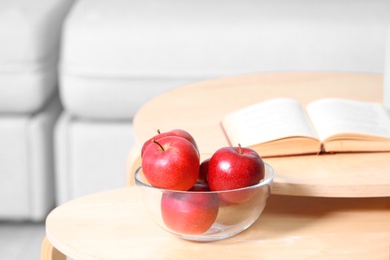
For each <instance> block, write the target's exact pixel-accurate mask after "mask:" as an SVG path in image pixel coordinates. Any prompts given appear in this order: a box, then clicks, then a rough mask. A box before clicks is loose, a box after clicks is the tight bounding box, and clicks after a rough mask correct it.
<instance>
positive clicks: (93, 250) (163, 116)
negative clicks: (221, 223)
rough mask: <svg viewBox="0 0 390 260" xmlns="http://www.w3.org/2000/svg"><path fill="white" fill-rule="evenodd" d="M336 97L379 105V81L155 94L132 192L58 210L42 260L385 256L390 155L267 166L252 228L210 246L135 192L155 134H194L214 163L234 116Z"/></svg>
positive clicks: (141, 134)
mask: <svg viewBox="0 0 390 260" xmlns="http://www.w3.org/2000/svg"><path fill="white" fill-rule="evenodd" d="M330 96H332V97H344V98H351V99H357V100H367V101H375V102H381V100H382V76H380V75H371V74H348V73H267V74H255V75H244V76H239V77H230V78H222V79H216V80H210V81H204V82H200V83H196V84H193V85H188V86H184V87H179V88H177V89H174V90H172V91H169V92H167V93H165V94H163V95H160V96H158V97H156V98H155V99H153V100H151V101H150V102H148V103H147V104H146V105H145V106H144V107H142V108H141V109H140V111H139V113H137V116H136V118H135V119H134V128H135V133H136V138H137V146H136V147H135V148H134V149H133V150H132V151H131V153H130V156H129V159H128V169H127V178H128V179H127V183H128V184H130V187H127V188H123V189H117V190H112V191H107V192H102V193H97V194H93V195H89V196H85V197H82V198H79V199H75V200H73V201H70V202H67V203H65V204H63V205H61V206H59V207H57V208H56V209H54V210H53V211H52V212H51V213H50V214H49V216H48V217H47V219H46V234H47V239H46V240H45V241H44V243H43V247H42V248H43V254H42V255H43V259H51V258H50V257H52V256H53V257H59V258H61V257H63V256H64V255H67V256H69V257H71V258H73V259H172V258H175V259H215V258H216V257H220V258H227V259H307V258H321V259H388V258H389V256H390V198H389V196H390V153H372V154H335V155H324V156H322V155H321V156H293V157H283V158H269V159H265V160H266V161H267V162H268V163H269V164H271V165H272V166H273V167H274V169H275V181H274V186H273V189H272V195H271V197H270V199H269V201H268V204H267V206H266V208H265V210H264V212H263V214H262V215H261V216H260V218H259V219H258V220H257V221H256V222H255V223H254V225H253V226H251V227H250V228H249V229H248V230H246V231H244V232H242V233H240V234H238V235H236V236H234V237H232V238H229V239H226V240H221V241H217V242H211V243H196V242H190V241H185V240H183V239H180V238H177V237H175V236H173V235H171V234H169V233H167V232H165V231H163V230H162V229H160V228H159V227H158V226H157V225H156V224H154V223H153V222H152V220H151V219H150V218H149V216H148V214H147V213H146V211H145V210H144V208H143V205H142V202H141V200H140V198H139V197H138V194H137V190H136V187H134V186H131V184H132V183H133V173H134V171H135V169H136V168H137V167H138V166H139V165H140V158H139V150H140V147H141V145H142V144H143V142H144V141H145V140H146V139H148V138H150V137H151V136H152V135H154V134H155V132H156V129H161V130H162V131H167V130H171V129H173V128H182V129H185V130H187V131H188V132H190V133H191V134H192V135H193V136H194V137H195V139H196V140H197V143H198V146H199V149H200V151H201V153H202V154H203V156H207V155H211V154H212V153H213V152H214V151H215V150H216V149H218V148H219V147H221V146H225V145H226V146H227V145H228V141H227V139H226V138H225V136H224V135H223V133H222V129H221V127H220V125H219V124H220V120H221V118H222V117H223V116H224V115H225V114H226V113H228V112H230V111H234V110H235V109H238V108H240V107H242V106H246V105H249V104H251V103H255V102H259V101H261V100H265V99H269V98H273V97H293V98H296V99H298V100H299V101H301V102H302V103H303V104H306V103H308V102H310V101H312V100H314V99H318V98H321V97H330ZM289 195H290V196H289ZM53 246H54V247H53ZM59 255H60V256H59ZM61 259H62V258H61Z"/></svg>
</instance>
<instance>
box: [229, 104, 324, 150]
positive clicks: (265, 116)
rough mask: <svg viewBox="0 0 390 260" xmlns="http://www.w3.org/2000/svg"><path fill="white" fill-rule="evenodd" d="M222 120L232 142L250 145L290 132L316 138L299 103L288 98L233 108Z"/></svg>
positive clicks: (292, 134) (279, 137) (291, 134)
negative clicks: (238, 108)
mask: <svg viewBox="0 0 390 260" xmlns="http://www.w3.org/2000/svg"><path fill="white" fill-rule="evenodd" d="M222 124H223V127H224V129H225V132H226V134H227V135H228V138H229V140H230V142H231V144H232V145H237V144H238V143H240V144H241V145H242V146H250V145H254V144H258V143H264V142H269V141H273V140H277V139H281V138H286V137H292V136H303V137H311V138H317V135H316V134H315V131H314V130H313V128H312V126H311V124H310V120H309V119H308V117H307V114H306V112H305V110H304V109H303V107H302V106H301V104H300V103H299V102H298V101H296V100H293V99H288V98H278V99H271V100H267V101H263V102H260V103H257V104H254V105H251V106H249V107H246V108H243V109H240V110H237V111H235V112H233V113H231V114H228V115H227V116H226V117H225V118H224V120H223V122H222Z"/></svg>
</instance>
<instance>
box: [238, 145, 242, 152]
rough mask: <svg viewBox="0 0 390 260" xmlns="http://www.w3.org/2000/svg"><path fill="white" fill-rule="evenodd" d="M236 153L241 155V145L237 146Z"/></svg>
mask: <svg viewBox="0 0 390 260" xmlns="http://www.w3.org/2000/svg"><path fill="white" fill-rule="evenodd" d="M238 153H239V154H242V150H241V144H240V143H239V144H238Z"/></svg>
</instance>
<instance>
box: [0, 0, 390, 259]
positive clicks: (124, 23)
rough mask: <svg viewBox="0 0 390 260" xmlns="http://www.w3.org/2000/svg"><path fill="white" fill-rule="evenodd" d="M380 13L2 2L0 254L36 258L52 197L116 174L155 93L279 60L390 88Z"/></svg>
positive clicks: (216, 0) (265, 3) (331, 7)
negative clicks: (379, 77) (364, 77)
mask: <svg viewBox="0 0 390 260" xmlns="http://www.w3.org/2000/svg"><path fill="white" fill-rule="evenodd" d="M389 25H390V1H388V0H354V1H351V0H326V1H325V0H272V1H271V0H242V1H235V0H224V1H222V0H212V1H210V0H209V1H204V0H198V1H179V0H144V1H135V0H35V1H28V0H0V252H1V253H0V259H8V260H13V259H15V260H16V259H18V260H20V259H39V255H40V245H41V242H42V239H43V238H44V236H45V230H44V220H45V218H46V216H47V214H48V213H49V212H50V211H51V210H52V209H53V208H54V207H55V206H57V205H60V204H62V203H65V202H67V201H69V200H71V199H74V198H77V197H80V196H83V195H86V194H90V193H93V192H98V191H103V190H107V189H113V188H118V187H123V186H124V185H125V175H126V160H127V157H128V153H129V152H130V150H131V149H132V148H133V147H139V146H140V144H141V143H142V141H144V140H135V138H134V134H133V126H132V120H133V118H134V116H135V114H136V112H137V111H138V109H139V108H140V107H141V106H142V105H143V104H145V103H146V102H147V101H148V100H150V99H151V98H153V97H155V96H156V95H159V94H161V93H163V92H164V91H167V90H169V89H172V88H175V87H178V86H181V85H183V84H188V83H191V82H195V81H199V80H204V79H210V78H216V77H223V76H227V75H229V76H230V75H239V74H246V73H265V72H274V71H332V72H334V71H336V72H352V73H377V74H383V75H384V81H385V84H386V86H388V85H390V82H389V80H388V78H389V74H390V54H389V53H390V45H389V44H390V36H389V34H390V31H389ZM386 55H387V58H386ZM386 75H387V77H386ZM389 88H390V86H389ZM389 93H390V91H389ZM281 94H282V93H281ZM156 113H157V112H156Z"/></svg>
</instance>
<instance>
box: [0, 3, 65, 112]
mask: <svg viewBox="0 0 390 260" xmlns="http://www.w3.org/2000/svg"><path fill="white" fill-rule="evenodd" d="M72 4H73V0H40V1H30V0H18V1H13V0H5V1H0V39H1V41H0V112H2V113H3V112H4V113H27V112H28V113H30V112H36V111H38V110H39V109H40V108H42V106H43V105H44V104H45V103H47V100H48V99H49V97H51V96H52V95H53V93H54V91H55V88H56V80H57V77H56V73H57V69H56V67H57V60H58V53H59V43H60V35H61V27H62V22H63V19H64V17H65V15H66V14H67V12H68V10H69V8H70V6H71V5H72Z"/></svg>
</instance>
